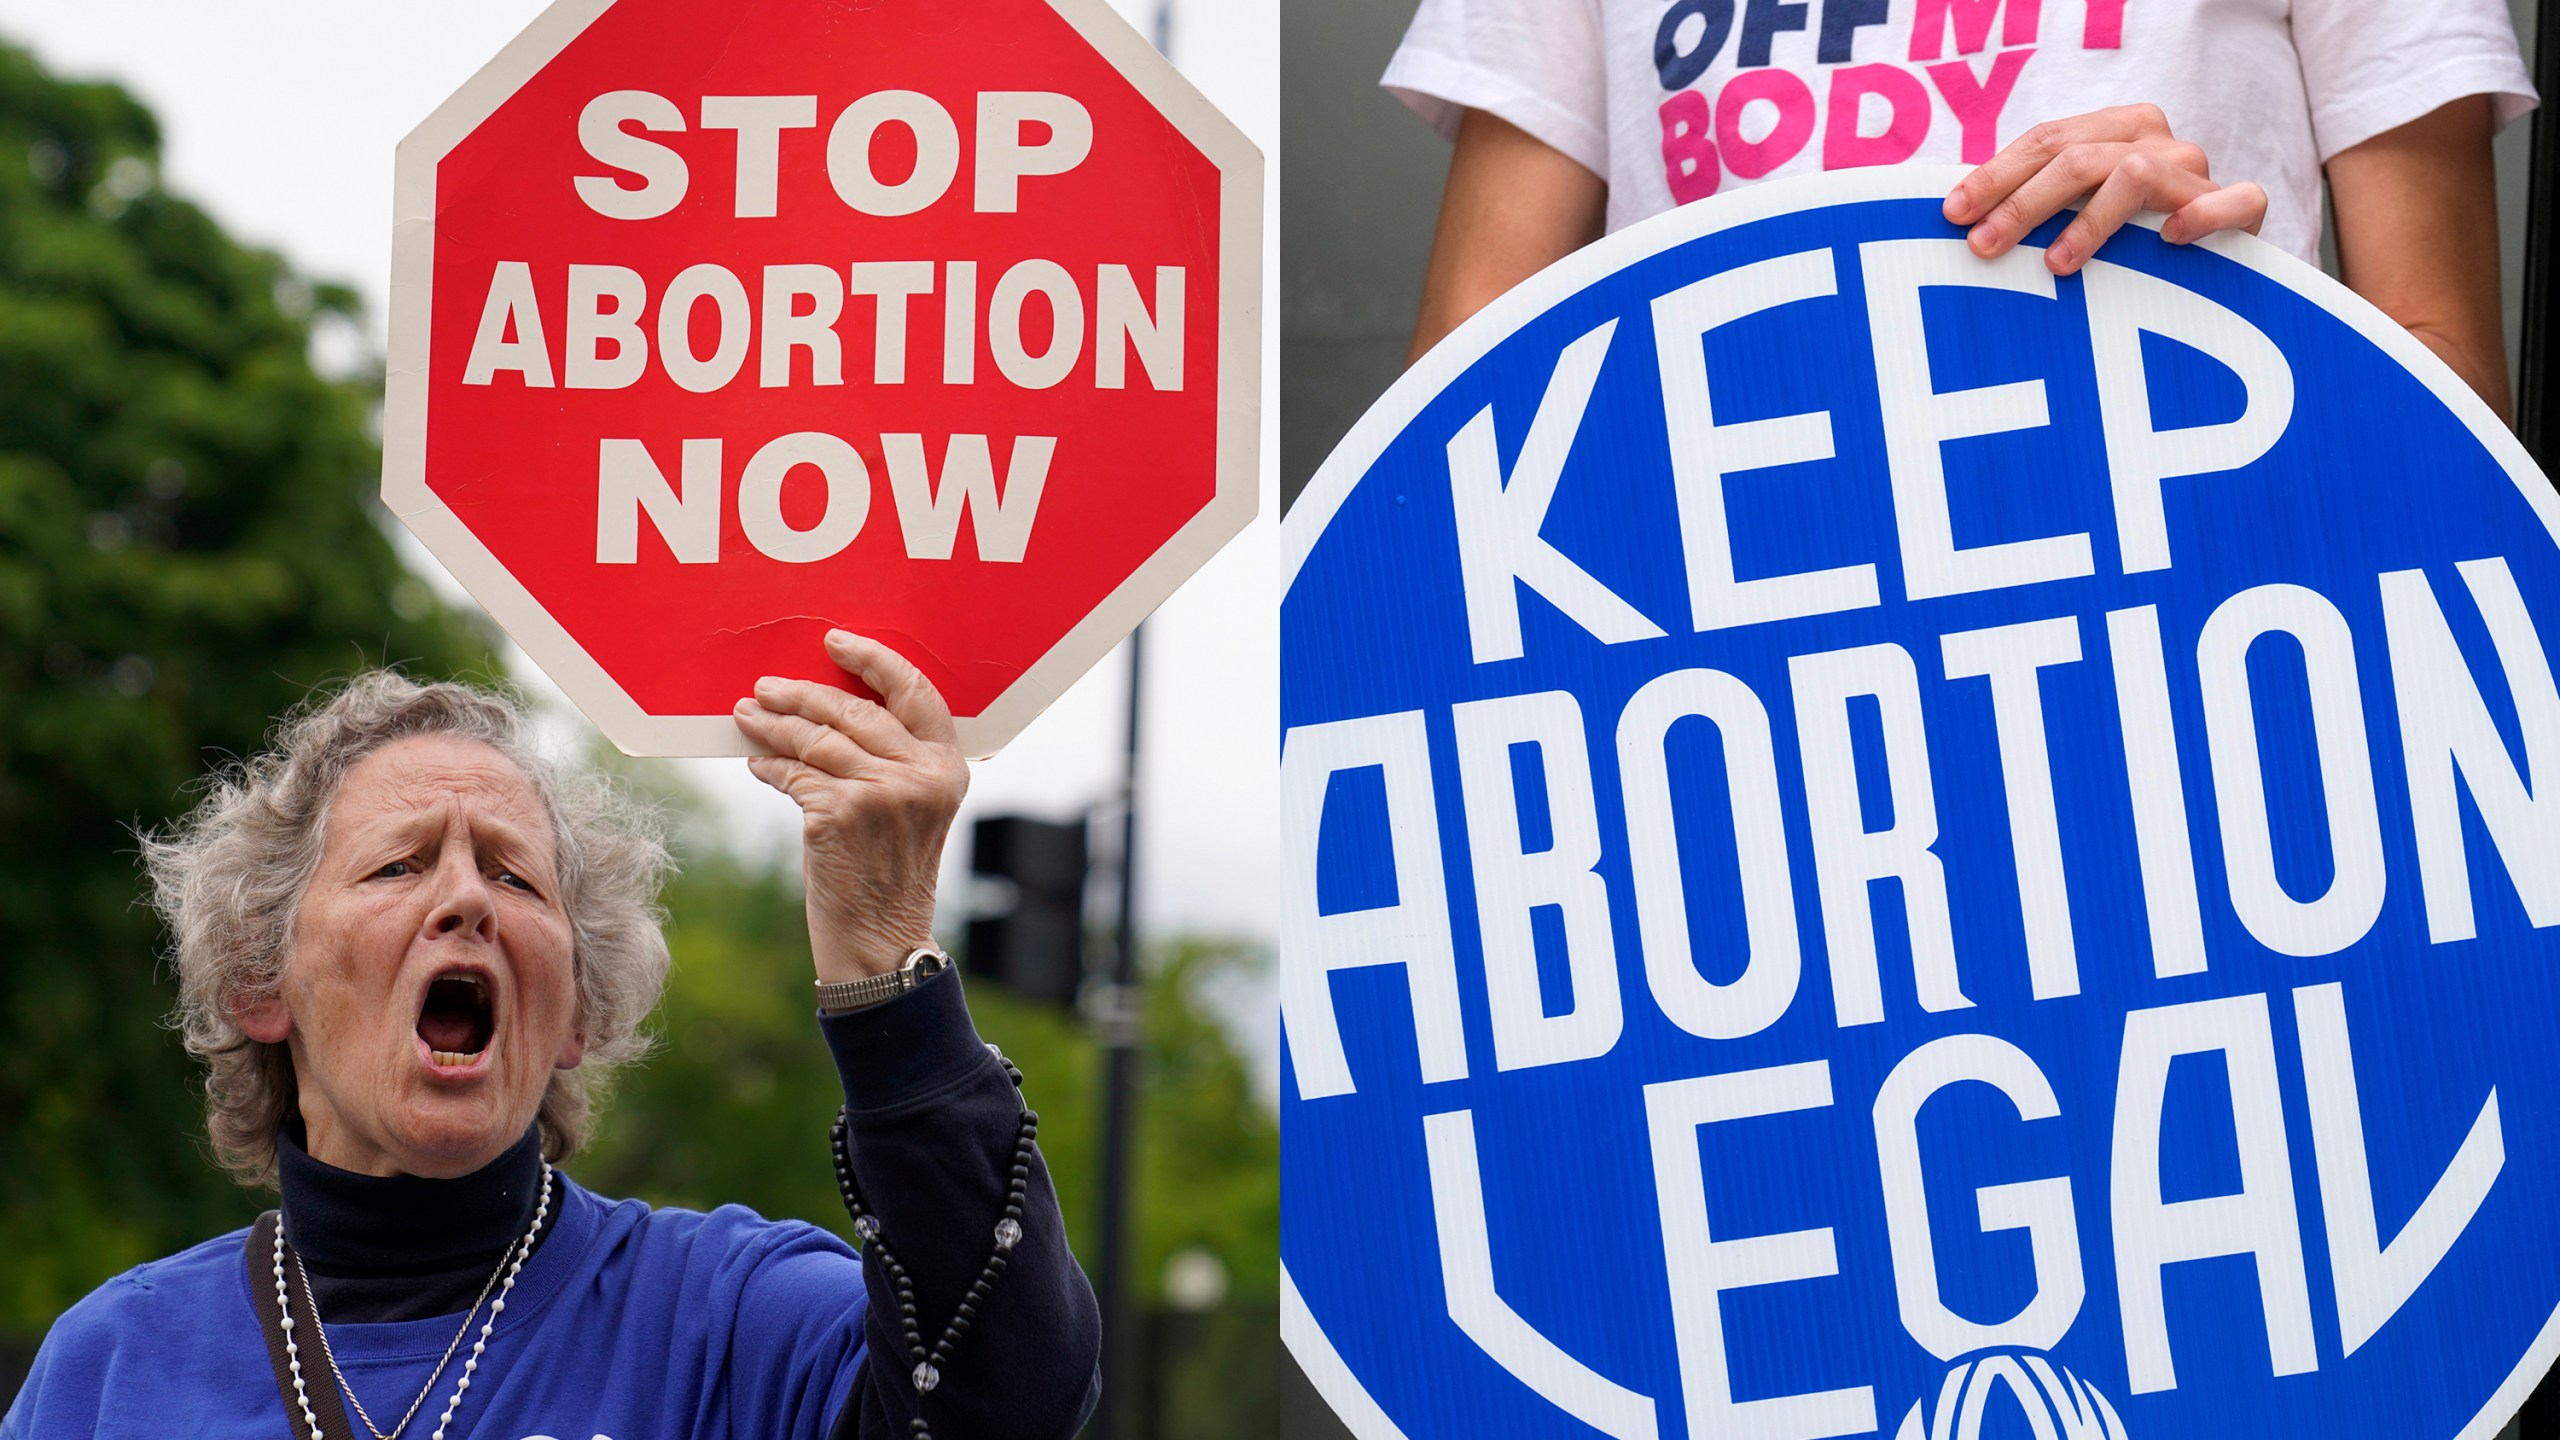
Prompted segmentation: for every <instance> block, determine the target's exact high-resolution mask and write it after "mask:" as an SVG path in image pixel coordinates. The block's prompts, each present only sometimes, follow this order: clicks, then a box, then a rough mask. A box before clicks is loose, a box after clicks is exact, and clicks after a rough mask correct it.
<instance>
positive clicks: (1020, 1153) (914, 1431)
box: [832, 1045, 1040, 1440]
mask: <svg viewBox="0 0 2560 1440" xmlns="http://www.w3.org/2000/svg"><path fill="white" fill-rule="evenodd" d="M987 1050H988V1052H989V1053H991V1054H993V1055H994V1056H995V1057H996V1063H997V1064H999V1065H1002V1066H1003V1067H1004V1073H1005V1078H1007V1079H1009V1080H1011V1081H1012V1082H1013V1088H1014V1090H1015V1092H1016V1098H1017V1099H1019V1098H1020V1091H1021V1089H1022V1072H1021V1071H1020V1070H1019V1069H1016V1068H1015V1066H1014V1063H1013V1062H1012V1061H1010V1060H1007V1059H1006V1058H1005V1057H1004V1054H1003V1052H1001V1051H998V1050H997V1049H996V1047H994V1046H993V1045H990V1046H988V1047H987ZM848 1113H849V1107H839V1108H838V1109H837V1111H836V1123H835V1128H834V1131H833V1134H832V1138H833V1141H834V1146H835V1158H836V1188H837V1189H838V1190H840V1191H842V1192H843V1194H844V1208H845V1211H846V1213H848V1214H850V1215H852V1216H853V1234H854V1238H855V1239H857V1240H860V1241H861V1242H862V1249H863V1253H864V1254H866V1255H870V1256H873V1257H875V1258H877V1259H878V1260H879V1262H880V1268H881V1269H882V1270H885V1271H887V1272H888V1275H889V1283H890V1285H891V1286H893V1287H894V1288H895V1289H896V1290H897V1292H898V1326H899V1329H900V1331H901V1333H902V1335H903V1336H904V1338H905V1340H906V1342H907V1353H908V1354H909V1355H917V1354H924V1358H923V1359H921V1360H918V1361H917V1362H916V1368H915V1369H914V1370H913V1371H911V1372H909V1376H908V1378H909V1379H911V1380H913V1381H914V1382H915V1387H916V1418H915V1420H914V1422H913V1423H912V1424H910V1425H909V1426H908V1427H907V1428H908V1433H909V1434H911V1435H913V1436H915V1437H916V1440H932V1436H933V1431H932V1430H931V1429H929V1428H928V1427H927V1426H926V1424H925V1419H924V1397H925V1396H926V1395H928V1394H931V1393H932V1392H933V1390H934V1389H935V1387H937V1386H939V1385H940V1384H941V1383H942V1367H943V1366H945V1365H948V1364H950V1363H951V1352H952V1351H953V1350H954V1349H955V1348H957V1347H958V1345H959V1344H960V1340H961V1337H963V1336H965V1335H967V1334H968V1333H969V1326H970V1324H971V1322H973V1321H975V1320H976V1319H977V1318H978V1307H979V1306H981V1305H984V1304H986V1303H987V1300H988V1297H990V1296H992V1295H994V1294H995V1288H996V1281H998V1280H999V1279H1002V1278H1003V1276H1004V1268H1005V1264H1006V1259H1007V1256H1008V1254H1009V1253H1010V1252H1011V1251H1012V1249H1013V1247H1014V1246H1016V1245H1019V1244H1021V1243H1022V1197H1023V1192H1024V1191H1025V1190H1026V1189H1027V1188H1029V1186H1030V1184H1031V1157H1032V1155H1033V1153H1034V1151H1035V1149H1036V1146H1035V1143H1034V1142H1035V1141H1036V1140H1037V1138H1038V1136H1039V1133H1040V1112H1038V1111H1036V1110H1034V1109H1032V1108H1031V1106H1030V1105H1029V1104H1028V1103H1027V1102H1026V1103H1024V1104H1023V1106H1022V1122H1021V1125H1020V1126H1019V1128H1017V1129H1016V1130H1015V1131H1014V1137H1013V1173H1012V1175H1011V1177H1010V1178H1009V1179H1008V1180H1007V1181H1006V1184H1005V1192H1004V1214H1003V1216H1002V1217H1001V1218H999V1219H998V1220H997V1221H996V1224H995V1244H994V1248H993V1249H991V1250H989V1251H988V1252H987V1263H986V1264H985V1265H982V1266H980V1267H979V1269H978V1278H977V1279H976V1280H975V1281H973V1282H971V1284H970V1286H969V1293H968V1295H967V1297H966V1298H964V1299H962V1300H961V1302H960V1305H959V1308H958V1309H956V1310H954V1311H953V1312H952V1315H951V1323H949V1324H948V1325H945V1326H943V1327H942V1338H941V1339H939V1340H936V1341H934V1342H933V1349H932V1351H931V1352H930V1353H925V1350H924V1329H923V1326H922V1324H921V1322H920V1321H919V1320H918V1318H917V1315H916V1287H915V1282H914V1281H913V1280H912V1279H910V1278H909V1277H908V1275H907V1267H905V1266H904V1265H901V1264H899V1263H898V1257H897V1256H896V1255H894V1254H891V1253H890V1250H889V1241H888V1237H887V1234H886V1233H885V1231H884V1230H883V1228H882V1226H881V1223H880V1217H879V1216H878V1215H877V1214H875V1213H874V1212H873V1211H872V1209H871V1207H870V1206H868V1205H866V1204H864V1203H863V1199H862V1187H861V1186H860V1185H859V1184H857V1183H855V1181H854V1178H853V1141H852V1138H851V1133H850V1130H849V1128H848V1123H847V1115H848Z"/></svg>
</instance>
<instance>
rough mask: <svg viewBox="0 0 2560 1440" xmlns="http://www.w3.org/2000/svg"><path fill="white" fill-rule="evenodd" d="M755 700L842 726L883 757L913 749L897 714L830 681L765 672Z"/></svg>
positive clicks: (785, 712)
mask: <svg viewBox="0 0 2560 1440" xmlns="http://www.w3.org/2000/svg"><path fill="white" fill-rule="evenodd" d="M756 703H757V704H759V705H762V706H763V707H764V708H766V709H767V710H771V711H773V712H774V713H775V714H777V715H797V716H799V717H800V718H802V719H804V720H814V721H816V722H817V723H818V724H821V725H826V726H831V727H833V728H835V729H837V730H841V731H843V732H844V733H845V734H847V735H850V736H852V737H853V742H854V743H855V744H857V745H859V746H861V747H862V748H863V749H865V750H867V751H869V752H871V753H872V754H874V755H878V756H881V757H882V758H884V759H892V760H898V759H905V758H906V757H907V756H909V755H912V754H913V753H915V748H916V738H915V736H913V735H911V734H909V733H907V727H906V726H904V725H902V724H900V723H899V722H898V717H897V716H895V715H892V714H890V713H889V712H888V711H887V710H884V709H882V708H881V707H880V706H879V705H878V704H876V703H874V702H872V701H869V700H866V699H864V698H863V697H861V696H859V695H855V694H852V693H850V692H848V691H844V690H839V689H837V688H836V687H835V686H833V685H823V684H820V683H819V682H817V681H815V680H786V679H783V678H782V677H781V676H778V675H767V676H765V677H764V678H763V679H760V680H758V681H757V682H756Z"/></svg>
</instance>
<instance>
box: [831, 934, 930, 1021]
mask: <svg viewBox="0 0 2560 1440" xmlns="http://www.w3.org/2000/svg"><path fill="white" fill-rule="evenodd" d="M950 968H951V956H950V955H949V954H948V953H947V952H945V951H944V950H942V949H941V948H940V947H939V946H934V945H919V946H917V947H916V948H915V949H913V950H910V951H908V952H907V963H906V964H904V965H901V966H899V967H898V968H897V969H895V970H889V971H884V972H882V973H881V974H878V975H865V976H864V977H862V978H861V979H859V980H836V981H832V982H831V981H826V980H821V981H819V982H818V1013H819V1014H821V1015H842V1014H846V1013H847V1012H850V1011H854V1010H867V1009H869V1008H870V1007H872V1006H874V1005H877V1004H879V1003H881V1002H882V1001H884V1000H895V999H897V998H898V997H899V996H901V995H904V994H906V993H907V992H908V991H910V990H913V989H914V988H916V987H917V986H918V985H921V984H923V983H924V982H926V981H927V980H930V979H932V978H933V977H934V976H936V975H939V974H941V973H942V972H943V971H945V970H948V969H950Z"/></svg>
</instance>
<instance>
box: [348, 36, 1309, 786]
mask: <svg viewBox="0 0 2560 1440" xmlns="http://www.w3.org/2000/svg"><path fill="white" fill-rule="evenodd" d="M1261 202H1262V161H1261V156H1260V155H1259V154H1258V153H1257V152H1256V151H1255V150H1254V149H1253V147H1252V146H1251V145H1250V144H1249V143H1247V142H1246V141H1245V139H1244V138H1243V136H1242V135H1240V134H1239V133H1238V132H1237V131H1236V130H1235V128H1234V127H1233V126H1232V125H1230V124H1229V123H1228V122H1227V121H1226V120H1225V118H1224V117H1222V116H1220V115H1219V114H1218V113H1217V111H1216V110H1215V109H1213V108H1212V107H1211V106H1210V105H1209V104H1208V102H1206V101H1205V100H1203V99H1202V98H1201V97H1200V96H1199V94H1198V93H1197V92H1195V91H1194V90H1192V89H1191V87H1190V86H1189V85H1188V84H1186V83H1185V82H1184V81H1183V80H1182V79H1181V77H1180V76H1178V75H1177V74H1175V73H1174V71H1173V69H1172V67H1170V66H1169V65H1167V64H1166V63H1165V62H1164V60H1163V59H1162V58H1161V57H1159V56H1158V55H1157V54H1156V52H1155V50H1154V48H1153V47H1151V46H1150V45H1148V44H1147V42H1146V41H1145V40H1144V39H1142V38H1141V37H1140V36H1138V34H1137V33H1136V32H1135V31H1133V30H1131V29H1130V28H1129V26H1128V25H1127V24H1126V23H1125V22H1123V21H1122V20H1121V19H1120V18H1119V16H1117V15H1116V14H1114V13H1113V12H1112V11H1111V10H1110V9H1109V8H1108V6H1107V5H1105V4H1104V3H1103V0H972V3H969V4H965V5H955V4H951V3H948V0H559V3H557V4H555V5H553V6H552V7H551V8H550V9H549V10H547V11H545V12H544V13H543V15H542V16H541V18H540V19H538V20H536V21H535V22H534V23H533V25H532V26H531V27H530V28H528V29H527V30H526V31H525V32H524V33H523V34H522V35H520V36H518V37H517V38H516V40H515V42H514V43H513V44H511V45H509V46H508V47H507V48H506V50H505V51H504V52H503V53H502V54H500V55H499V56H498V57H497V58H496V59H495V60H493V61H491V62H490V63H489V65H488V66H487V67H486V68H485V69H483V70H482V71H481V72H480V73H479V74H478V75H477V76H475V77H474V78H473V79H472V81H471V82H470V83H469V84H468V85H465V86H464V87H463V88H462V90H461V91H460V93H458V94H456V95H455V96H454V97H453V98H452V99H451V100H449V101H447V102H446V103H445V105H444V106H443V108H442V109H440V110H438V111H437V112H436V113H435V115H434V116H433V117H431V118H430V119H429V120H428V121H427V122H426V123H425V124H423V125H421V126H419V127H418V129H417V131H416V132H415V133H413V134H412V135H410V136H409V138H408V139H407V140H406V141H404V142H402V144H401V146H400V155H399V179H398V203H399V228H398V232H397V237H396V241H395V247H394V256H393V271H392V305H391V359H390V376H389V393H388V400H387V408H386V412H385V433H384V442H385V458H384V472H383V497H384V499H385V500H386V501H387V502H388V503H389V504H390V506H391V508H392V510H393V512H394V513H396V514H398V515H399V516H400V518H401V519H402V520H403V521H405V522H406V523H407V524H408V525H409V527H410V528H411V529H412V530H413V531H415V532H416V533H417V535H418V536H419V537H420V538H421V539H422V540H424V541H425V542H426V544H427V546H428V548H429V549H431V550H432V551H434V552H435V554H436V557H437V558H438V559H440V560H442V561H443V562H444V564H445V565H446V566H447V567H448V568H449V569H451V570H452V571H453V573H454V574H455V575H456V576H457V577H459V578H460V579H461V580H462V581H463V583H464V584H465V585H466V586H467V587H468V588H469V589H470V590H471V592H472V594H473V595H474V596H476V597H477V598H478V599H479V600H480V601H481V602H482V603H483V604H485V605H486V606H488V608H489V610H490V612H491V613H492V614H493V615H495V616H496V617H497V619H498V621H499V623H500V624H502V625H504V626H505V627H506V629H507V632H508V633H509V634H510V635H512V636H514V637H515V639H516V641H517V643H519V644H520V645H522V646H523V647H524V648H525V650H526V651H527V653H529V654H530V655H532V657H533V658H534V660H535V661H536V662H537V663H538V664H540V665H541V666H542V667H543V669H544V670H545V671H547V672H548V673H549V674H550V675H551V677H552V678H553V679H554V680H556V681H557V682H559V684H560V685H561V686H562V688H563V689H565V690H567V691H568V693H569V694H570V695H571V697H573V698H574V699H575V700H577V701H578V703H579V704H580V705H581V706H582V707H583V708H584V709H585V710H586V712H587V714H588V715H589V716H590V717H591V718H592V719H593V720H594V721H595V722H596V723H597V724H598V725H599V726H601V727H602V728H603V729H604V731H605V733H606V734H607V735H609V736H611V737H612V739H613V740H614V742H615V743H616V744H618V745H620V746H621V747H622V748H623V749H625V750H627V751H630V752H631V753H633V754H643V755H674V754H683V755H720V754H740V753H746V751H747V750H748V749H749V747H748V746H747V745H746V743H745V741H744V739H743V737H741V736H740V735H739V733H738V731H737V728H736V727H735V726H734V725H733V724H732V723H731V722H730V720H729V713H730V707H731V705H733V704H734V703H735V702H736V700H737V698H738V697H739V696H740V695H742V694H744V693H746V690H747V687H748V685H749V684H750V683H751V682H752V681H753V679H754V677H756V676H758V675H763V674H781V675H798V676H804V677H807V678H811V679H823V680H827V681H829V682H831V683H836V684H847V683H848V681H847V679H846V677H845V676H844V675H842V674H841V673H840V672H837V671H835V670H834V669H833V667H831V666H829V665H828V664H827V662H826V660H825V658H824V655H823V653H822V651H821V648H820V644H819V638H820V636H821V635H822V634H823V633H824V632H825V631H826V630H827V629H829V628H831V627H837V626H841V627H843V628H845V629H849V630H854V631H858V632H860V633H863V634H868V635H872V636H875V637H877V638H879V639H881V640H884V641H886V642H888V643H889V644H891V645H894V646H895V647H897V648H898V650H900V651H901V652H902V653H904V654H905V655H906V656H907V657H908V658H909V659H911V660H913V661H915V662H916V663H917V664H918V665H919V666H921V667H922V668H923V669H924V671H925V672H926V673H927V674H928V675H930V676H931V677H932V678H933V680H934V682H935V683H936V684H937V685H939V686H940V687H941V688H942V692H943V694H944V695H945V696H946V697H948V698H949V700H950V702H951V707H952V710H953V712H954V713H955V714H956V715H957V716H958V717H959V719H960V736H961V742H962V744H963V745H964V746H965V747H966V748H967V749H968V751H969V752H970V753H971V754H978V755H983V754H988V753H992V752H993V751H994V750H995V749H997V748H998V747H999V746H1001V745H1002V744H1004V742H1005V741H1006V740H1008V739H1010V738H1011V737H1012V736H1013V735H1014V734H1015V733H1016V732H1017V731H1019V730H1020V729H1021V728H1022V727H1023V725H1024V724H1026V723H1028V722H1029V720H1030V719H1031V717H1032V716H1034V715H1036V714H1038V713H1039V711H1040V709H1041V708H1042V707H1043V706H1044V705H1046V704H1047V703H1048V702H1049V701H1050V700H1052V699H1054V698H1055V697H1056V696H1057V695H1058V694H1059V693H1060V692H1062V691H1063V690H1065V689H1066V687H1067V686H1068V685H1069V684H1070V683H1072V682H1073V681H1074V680H1075V678H1076V677H1077V676H1078V675H1080V674H1082V673H1083V672H1084V671H1085V669H1086V668H1087V667H1089V666H1090V665H1091V664H1092V663H1093V662H1094V661H1095V660H1096V659H1098V658H1100V657H1101V655H1102V654H1103V653H1104V652H1105V651H1106V650H1108V649H1109V648H1110V647H1111V646H1112V645H1113V644H1115V643H1117V642H1118V640H1119V639H1120V638H1121V637H1122V636H1123V635H1125V634H1127V633H1128V631H1129V629H1130V628H1131V627H1132V626H1134V625H1136V624H1137V622H1138V621H1139V620H1140V619H1142V618H1143V617H1144V616H1145V615H1146V614H1147V612H1148V611H1149V610H1151V609H1153V608H1154V607H1155V606H1156V604H1157V603H1158V602H1160V601H1162V600H1163V599H1164V598H1165V596H1167V595H1168V594H1170V593H1171V592H1172V591H1173V589H1174V587H1175V586H1177V585H1179V584H1180V583H1181V581H1182V580H1183V579H1184V578H1185V577H1186V576H1188V575H1189V574H1190V573H1191V572H1192V571H1193V570H1195V569H1197V568H1198V567H1199V565H1200V564H1201V562H1203V561H1204V560H1206V559H1207V558H1208V557H1209V556H1210V555H1211V554H1213V553H1215V551H1216V550H1217V548H1218V547H1219V546H1220V545H1221V544H1223V543H1225V541H1226V540H1227V539H1228V537H1230V536H1232V535H1233V534H1235V532H1236V531H1237V530H1239V529H1241V528H1242V527H1243V526H1244V524H1245V523H1246V522H1247V521H1248V520H1250V519H1251V518H1252V516H1253V513H1254V506H1255V492H1256V483H1255V473H1254V471H1255V464H1256V460H1257V426H1258V423H1259V418H1260V417H1259V410H1260V406H1259V401H1260V375H1259V370H1260V334H1259V326H1260V300H1261V226H1262V220H1261Z"/></svg>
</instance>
